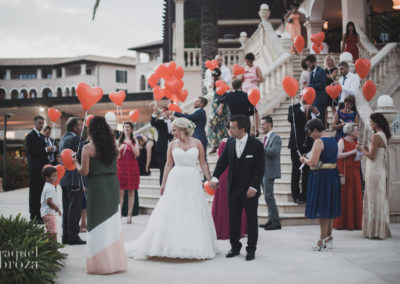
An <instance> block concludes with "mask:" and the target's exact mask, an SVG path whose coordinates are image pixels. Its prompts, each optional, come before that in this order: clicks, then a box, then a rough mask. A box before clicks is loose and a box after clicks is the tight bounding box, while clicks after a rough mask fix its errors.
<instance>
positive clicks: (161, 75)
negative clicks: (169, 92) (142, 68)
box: [155, 64, 167, 78]
mask: <svg viewBox="0 0 400 284" xmlns="http://www.w3.org/2000/svg"><path fill="white" fill-rule="evenodd" d="M166 73H167V67H165V65H164V64H160V65H158V67H157V68H156V71H155V74H156V76H157V77H158V78H164V77H165V75H166Z"/></svg>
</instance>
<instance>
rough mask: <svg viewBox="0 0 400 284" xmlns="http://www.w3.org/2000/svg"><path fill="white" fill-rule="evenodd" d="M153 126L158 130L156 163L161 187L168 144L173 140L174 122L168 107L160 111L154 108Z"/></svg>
mask: <svg viewBox="0 0 400 284" xmlns="http://www.w3.org/2000/svg"><path fill="white" fill-rule="evenodd" d="M150 124H151V126H153V127H154V128H155V129H156V130H157V134H158V135H157V136H158V138H157V141H156V143H155V144H154V154H155V161H156V164H157V165H158V168H159V169H160V185H161V182H162V179H163V175H164V167H165V163H166V161H167V149H168V143H169V141H171V139H172V134H171V131H172V122H171V119H170V117H169V111H168V108H167V107H162V108H161V109H159V108H158V107H157V106H155V107H154V110H153V114H152V115H151V121H150Z"/></svg>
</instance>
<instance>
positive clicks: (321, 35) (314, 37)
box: [310, 32, 325, 45]
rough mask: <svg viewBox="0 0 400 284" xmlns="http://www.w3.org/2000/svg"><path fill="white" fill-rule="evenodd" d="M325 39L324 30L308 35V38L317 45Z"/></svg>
mask: <svg viewBox="0 0 400 284" xmlns="http://www.w3.org/2000/svg"><path fill="white" fill-rule="evenodd" d="M324 39H325V33H324V32H319V33H315V34H312V35H311V37H310V40H311V41H312V42H314V43H316V44H317V45H321V44H322V42H323V41H324Z"/></svg>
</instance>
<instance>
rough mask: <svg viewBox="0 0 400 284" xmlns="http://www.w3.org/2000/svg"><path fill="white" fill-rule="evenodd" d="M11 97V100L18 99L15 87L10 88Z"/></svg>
mask: <svg viewBox="0 0 400 284" xmlns="http://www.w3.org/2000/svg"><path fill="white" fill-rule="evenodd" d="M11 99H12V100H17V99H18V90H17V89H13V90H11Z"/></svg>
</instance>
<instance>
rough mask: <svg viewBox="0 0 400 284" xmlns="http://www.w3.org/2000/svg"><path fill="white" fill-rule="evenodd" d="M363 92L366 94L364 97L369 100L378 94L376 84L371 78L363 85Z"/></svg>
mask: <svg viewBox="0 0 400 284" xmlns="http://www.w3.org/2000/svg"><path fill="white" fill-rule="evenodd" d="M363 94H364V98H365V99H366V100H367V101H370V100H371V99H372V98H373V97H374V96H375V94H376V86H375V84H374V82H372V81H371V80H367V81H365V83H364V86H363Z"/></svg>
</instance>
